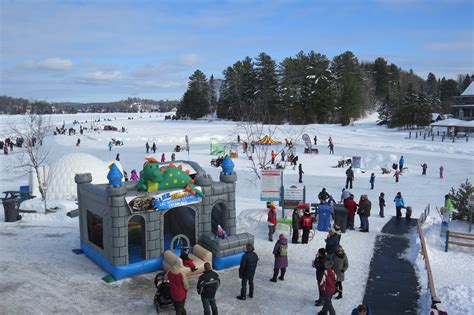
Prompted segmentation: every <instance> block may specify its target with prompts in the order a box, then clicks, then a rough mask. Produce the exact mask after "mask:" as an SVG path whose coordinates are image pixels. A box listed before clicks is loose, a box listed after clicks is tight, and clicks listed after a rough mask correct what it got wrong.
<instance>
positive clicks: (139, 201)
mask: <svg viewBox="0 0 474 315" xmlns="http://www.w3.org/2000/svg"><path fill="white" fill-rule="evenodd" d="M196 188H197V189H199V187H196ZM125 200H126V201H127V204H128V206H129V208H130V210H131V211H132V212H145V211H164V210H168V209H171V208H176V207H182V206H186V205H190V204H195V203H199V202H201V200H202V198H201V197H200V196H199V195H193V194H191V193H190V192H188V191H186V190H184V189H178V190H172V191H166V192H162V193H158V194H156V195H152V196H130V197H125Z"/></svg>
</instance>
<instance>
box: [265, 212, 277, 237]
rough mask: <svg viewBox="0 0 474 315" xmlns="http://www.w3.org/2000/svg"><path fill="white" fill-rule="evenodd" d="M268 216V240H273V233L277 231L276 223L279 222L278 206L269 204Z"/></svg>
mask: <svg viewBox="0 0 474 315" xmlns="http://www.w3.org/2000/svg"><path fill="white" fill-rule="evenodd" d="M267 208H269V210H268V214H267V215H268V216H267V224H268V240H269V241H270V242H273V233H275V229H276V224H277V214H276V208H275V206H274V205H273V204H269V205H267Z"/></svg>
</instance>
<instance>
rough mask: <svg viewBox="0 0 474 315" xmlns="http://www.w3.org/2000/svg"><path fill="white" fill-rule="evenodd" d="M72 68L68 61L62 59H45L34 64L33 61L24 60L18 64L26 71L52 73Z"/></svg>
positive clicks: (71, 63) (70, 62)
mask: <svg viewBox="0 0 474 315" xmlns="http://www.w3.org/2000/svg"><path fill="white" fill-rule="evenodd" d="M72 66H73V62H72V61H71V60H70V59H63V58H58V57H54V58H46V59H44V60H43V61H39V62H36V61H34V60H26V61H24V62H22V63H21V64H20V67H22V68H27V69H45V70H54V71H67V70H70V69H71V68H72Z"/></svg>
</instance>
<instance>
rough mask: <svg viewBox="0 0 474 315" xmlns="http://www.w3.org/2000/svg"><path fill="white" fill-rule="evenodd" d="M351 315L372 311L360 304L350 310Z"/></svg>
mask: <svg viewBox="0 0 474 315" xmlns="http://www.w3.org/2000/svg"><path fill="white" fill-rule="evenodd" d="M351 315H372V312H371V311H370V309H369V308H368V307H367V306H365V305H364V304H361V305H359V306H357V307H356V308H355V309H353V310H352V313H351Z"/></svg>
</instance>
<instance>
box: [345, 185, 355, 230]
mask: <svg viewBox="0 0 474 315" xmlns="http://www.w3.org/2000/svg"><path fill="white" fill-rule="evenodd" d="M344 207H346V209H347V228H348V229H349V230H354V216H355V214H356V212H357V207H358V205H357V203H356V202H355V200H354V195H353V194H351V195H350V196H349V198H346V199H345V200H344Z"/></svg>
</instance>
